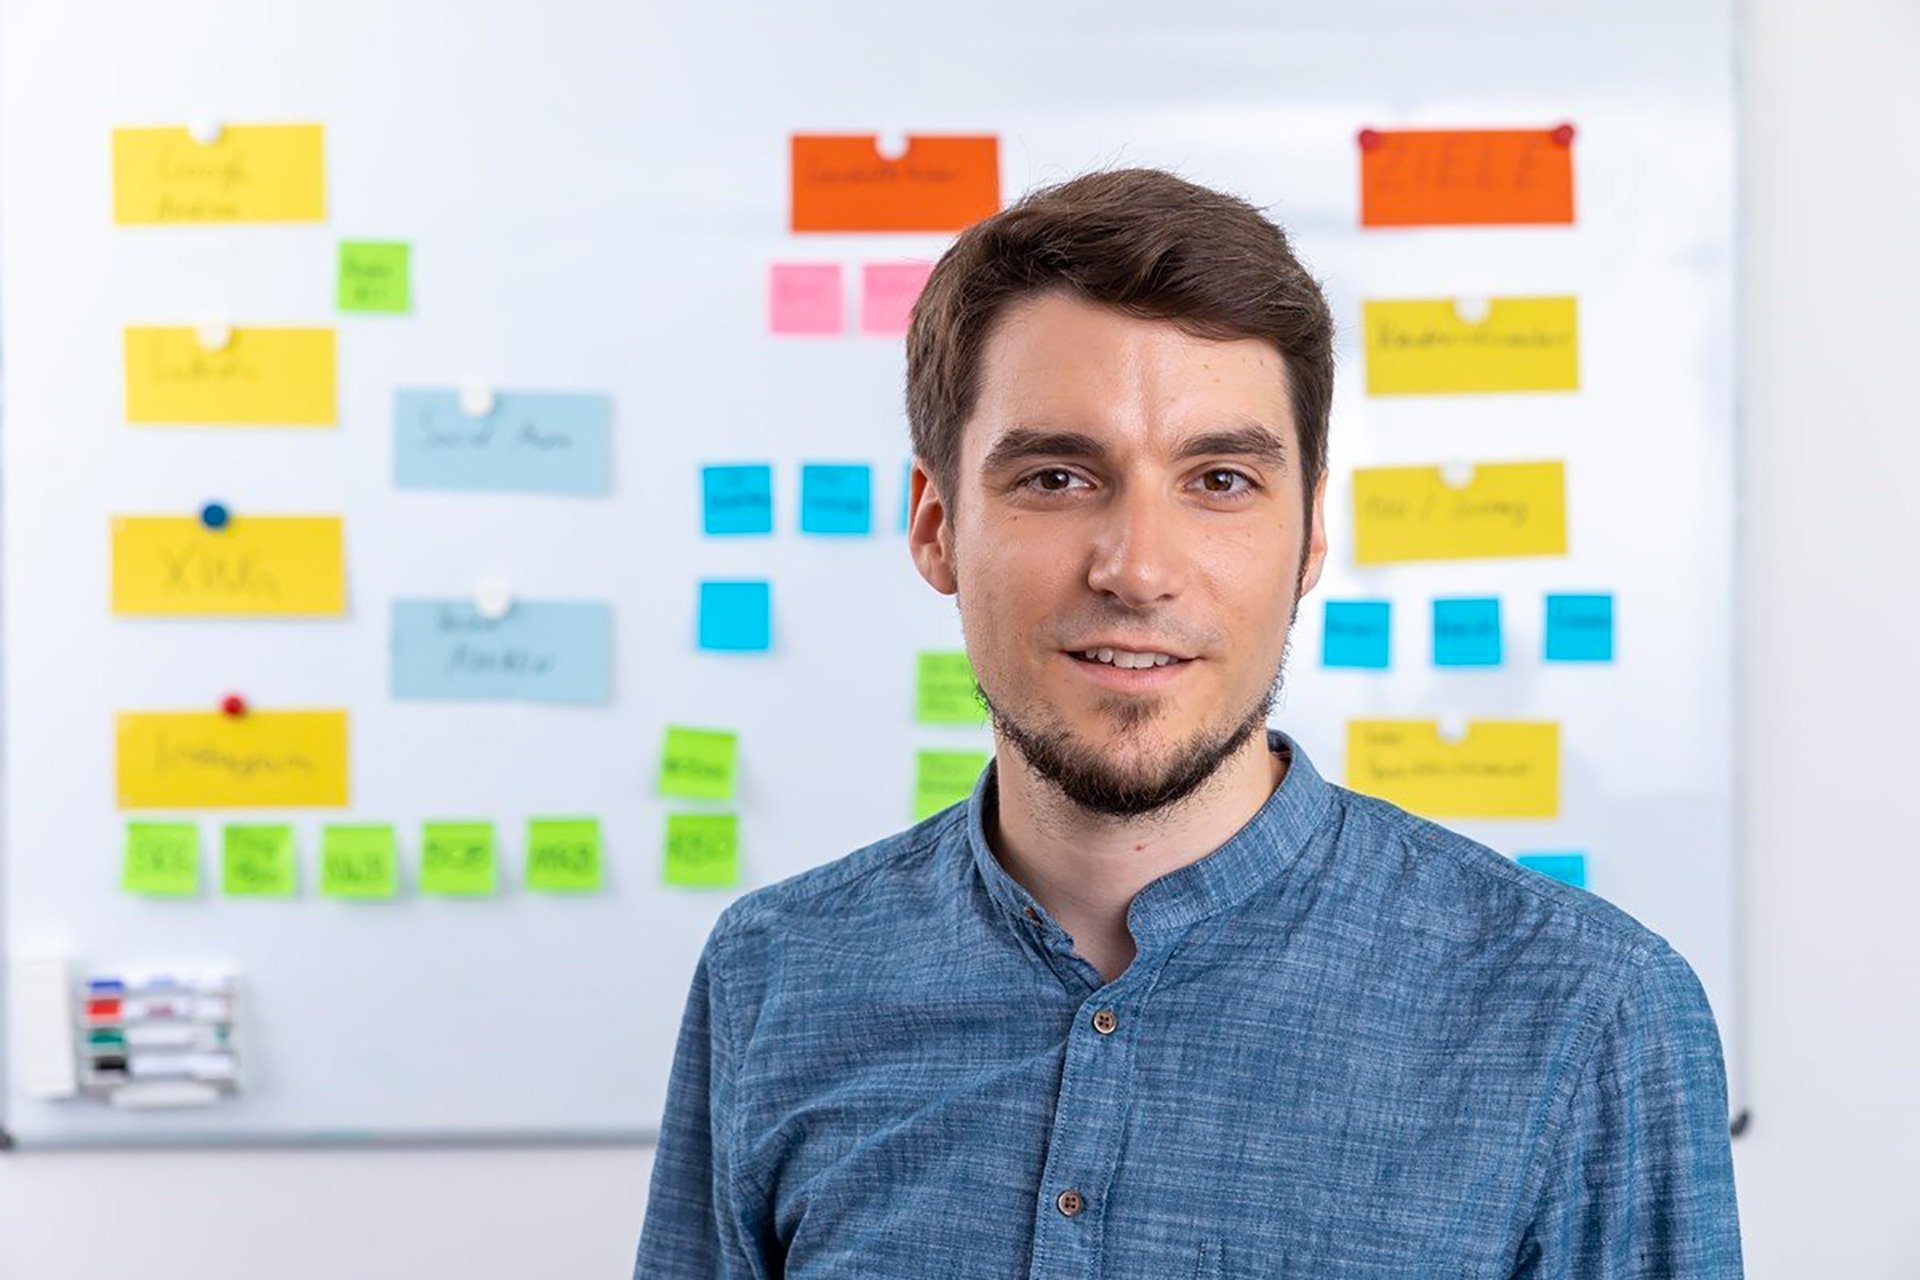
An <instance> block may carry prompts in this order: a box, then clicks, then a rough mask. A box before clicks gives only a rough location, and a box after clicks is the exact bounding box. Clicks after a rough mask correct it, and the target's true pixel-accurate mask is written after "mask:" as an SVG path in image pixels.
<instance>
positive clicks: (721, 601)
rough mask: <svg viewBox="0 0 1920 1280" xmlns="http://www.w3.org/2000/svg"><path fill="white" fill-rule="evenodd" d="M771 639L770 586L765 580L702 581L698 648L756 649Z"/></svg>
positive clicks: (766, 646) (763, 647)
mask: <svg viewBox="0 0 1920 1280" xmlns="http://www.w3.org/2000/svg"><path fill="white" fill-rule="evenodd" d="M772 641H773V586H772V584H771V583H768V582H763V581H762V582H753V581H743V582H702V583H701V584H700V647H701V648H702V649H724V650H734V651H746V652H752V651H758V650H764V649H767V648H769V647H771V645H772Z"/></svg>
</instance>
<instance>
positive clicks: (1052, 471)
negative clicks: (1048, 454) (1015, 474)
mask: <svg viewBox="0 0 1920 1280" xmlns="http://www.w3.org/2000/svg"><path fill="white" fill-rule="evenodd" d="M1054 479H1059V480H1062V481H1066V482H1069V483H1070V482H1072V481H1073V480H1074V479H1075V476H1074V474H1073V472H1071V471H1069V470H1067V469H1066V468H1065V467H1048V468H1047V469H1046V470H1044V471H1036V472H1034V473H1033V474H1032V475H1030V476H1028V477H1027V478H1026V479H1025V480H1022V481H1021V482H1020V483H1021V485H1022V486H1024V487H1027V488H1037V489H1039V490H1041V491H1042V492H1043V493H1060V492H1062V491H1063V490H1064V488H1065V485H1064V484H1058V485H1057V484H1043V483H1036V481H1043V480H1054Z"/></svg>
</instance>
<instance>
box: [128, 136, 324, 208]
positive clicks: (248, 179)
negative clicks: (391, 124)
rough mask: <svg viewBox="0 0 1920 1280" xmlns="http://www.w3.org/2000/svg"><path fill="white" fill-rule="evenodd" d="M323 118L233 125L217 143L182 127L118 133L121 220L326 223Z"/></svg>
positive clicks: (219, 137)
mask: <svg viewBox="0 0 1920 1280" xmlns="http://www.w3.org/2000/svg"><path fill="white" fill-rule="evenodd" d="M323 151H324V137H323V131H322V129H321V126H319V125H317V124H267V125H259V124H256V125H230V126H228V127H226V128H223V129H222V130H221V131H220V135H219V136H218V137H217V138H215V139H213V140H212V141H211V142H200V141H197V140H196V139H195V138H194V136H193V135H192V134H191V133H189V132H187V130H185V129H181V128H162V129H115V130H114V131H113V220H114V221H115V222H116V223H119V224H120V225H121V226H129V225H136V224H141V223H155V222H162V223H165V222H319V221H320V220H321V219H323V218H325V217H326V216H327V180H326V168H325V164H324V160H323Z"/></svg>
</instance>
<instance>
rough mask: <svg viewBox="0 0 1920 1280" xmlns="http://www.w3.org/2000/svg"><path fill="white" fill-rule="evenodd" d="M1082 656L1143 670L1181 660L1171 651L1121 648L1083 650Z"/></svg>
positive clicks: (1116, 665)
mask: <svg viewBox="0 0 1920 1280" xmlns="http://www.w3.org/2000/svg"><path fill="white" fill-rule="evenodd" d="M1080 656H1081V657H1083V658H1087V659H1089V660H1091V661H1094V662H1104V663H1106V664H1107V665H1108V666H1113V667H1121V668H1124V669H1125V670H1128V671H1141V670H1144V669H1146V668H1147V667H1164V666H1166V665H1167V664H1168V663H1169V662H1177V661H1179V659H1177V658H1175V657H1174V656H1173V655H1172V654H1170V653H1128V652H1126V651H1125V650H1121V649H1087V650H1083V651H1082V652H1081V655H1080Z"/></svg>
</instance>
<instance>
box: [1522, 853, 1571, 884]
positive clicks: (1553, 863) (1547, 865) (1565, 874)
mask: <svg viewBox="0 0 1920 1280" xmlns="http://www.w3.org/2000/svg"><path fill="white" fill-rule="evenodd" d="M1514 861H1515V862H1518V863H1519V864H1520V865H1521V866H1523V867H1526V868H1528V869H1529V870H1532V871H1538V872H1539V873H1540V874H1541V875H1543V876H1552V877H1553V878H1554V879H1555V880H1558V881H1560V882H1561V883H1562V884H1570V885H1572V886H1573V887H1574V888H1576V889H1584V888H1586V887H1587V856H1586V855H1585V854H1583V853H1522V854H1518V855H1516V856H1515V858H1514Z"/></svg>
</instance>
